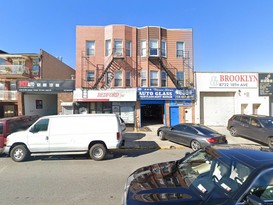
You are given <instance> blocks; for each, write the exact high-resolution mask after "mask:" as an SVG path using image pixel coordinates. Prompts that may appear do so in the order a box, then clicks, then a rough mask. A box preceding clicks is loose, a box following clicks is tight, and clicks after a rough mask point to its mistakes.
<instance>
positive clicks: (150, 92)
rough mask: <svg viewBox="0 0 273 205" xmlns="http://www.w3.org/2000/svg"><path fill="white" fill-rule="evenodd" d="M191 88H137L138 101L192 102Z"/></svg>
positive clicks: (192, 91)
mask: <svg viewBox="0 0 273 205" xmlns="http://www.w3.org/2000/svg"><path fill="white" fill-rule="evenodd" d="M194 97H195V92H194V89H193V88H179V89H176V88H138V89H137V98H138V100H185V99H192V100H194Z"/></svg>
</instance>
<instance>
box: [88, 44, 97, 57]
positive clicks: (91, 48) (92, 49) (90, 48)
mask: <svg viewBox="0 0 273 205" xmlns="http://www.w3.org/2000/svg"><path fill="white" fill-rule="evenodd" d="M86 55H87V56H94V55H95V41H86Z"/></svg>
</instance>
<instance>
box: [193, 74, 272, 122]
mask: <svg viewBox="0 0 273 205" xmlns="http://www.w3.org/2000/svg"><path fill="white" fill-rule="evenodd" d="M258 82H259V74H258V73H229V72H228V73H224V72H223V73H220V72H212V73H209V72H196V73H195V85H196V95H197V101H196V106H195V110H196V113H195V116H196V117H195V121H196V122H197V123H201V124H205V125H208V126H227V122H228V119H229V118H230V117H231V116H232V115H233V114H261V115H271V116H272V108H273V100H272V97H269V95H263V96H262V95H260V94H259V87H260V86H259V83H258ZM271 83H272V80H271ZM271 95H272V93H271Z"/></svg>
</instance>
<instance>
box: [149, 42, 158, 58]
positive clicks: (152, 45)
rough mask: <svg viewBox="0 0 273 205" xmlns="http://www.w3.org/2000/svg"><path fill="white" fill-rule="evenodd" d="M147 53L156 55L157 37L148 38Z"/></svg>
mask: <svg viewBox="0 0 273 205" xmlns="http://www.w3.org/2000/svg"><path fill="white" fill-rule="evenodd" d="M154 52H155V53H154ZM149 55H150V56H158V40H157V39H150V41H149Z"/></svg>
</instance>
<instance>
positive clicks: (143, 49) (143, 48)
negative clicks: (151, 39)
mask: <svg viewBox="0 0 273 205" xmlns="http://www.w3.org/2000/svg"><path fill="white" fill-rule="evenodd" d="M146 55H147V54H146V41H141V42H140V56H141V57H145V56H146Z"/></svg>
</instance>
